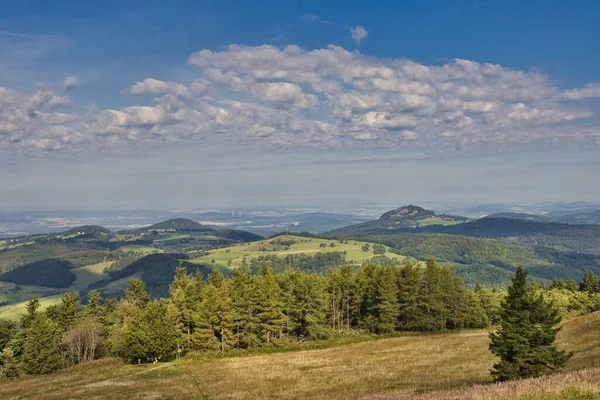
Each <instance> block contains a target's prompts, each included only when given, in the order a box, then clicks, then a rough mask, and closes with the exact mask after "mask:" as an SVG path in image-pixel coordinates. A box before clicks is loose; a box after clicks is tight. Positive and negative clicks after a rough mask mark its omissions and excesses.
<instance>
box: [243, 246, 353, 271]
mask: <svg viewBox="0 0 600 400" xmlns="http://www.w3.org/2000/svg"><path fill="white" fill-rule="evenodd" d="M265 261H266V262H269V264H270V265H271V268H273V271H275V272H277V273H279V272H284V271H285V270H287V269H297V270H300V271H313V272H322V271H324V270H325V269H326V268H328V267H329V268H331V267H337V266H340V265H343V264H345V263H346V255H345V254H344V253H343V252H340V251H328V252H326V253H317V254H315V255H313V256H311V255H309V254H302V253H300V254H288V255H286V256H285V257H279V256H277V255H265V256H259V257H257V258H256V259H253V260H252V261H251V262H250V269H251V270H252V271H253V272H257V271H259V270H260V266H261V264H262V263H263V262H265Z"/></svg>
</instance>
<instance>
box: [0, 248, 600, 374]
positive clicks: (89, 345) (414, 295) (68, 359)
mask: <svg viewBox="0 0 600 400" xmlns="http://www.w3.org/2000/svg"><path fill="white" fill-rule="evenodd" d="M253 270H255V272H253ZM531 287H532V288H533V289H534V290H535V291H537V292H539V293H543V294H544V296H543V301H545V302H548V304H553V305H556V307H557V308H556V310H557V312H558V313H560V315H563V316H565V315H577V314H584V313H587V312H590V311H593V310H596V309H598V295H599V294H600V279H599V278H598V277H597V276H596V275H595V274H593V273H592V272H586V274H585V276H584V279H583V280H582V281H581V282H580V283H579V285H578V284H576V283H575V282H574V281H573V280H569V281H564V280H561V279H555V280H553V281H552V282H551V283H550V284H549V285H547V284H545V283H544V282H540V283H535V282H534V283H532V284H531ZM169 294H170V297H169V298H168V299H162V300H152V298H151V296H150V294H149V293H148V292H147V291H146V287H145V284H144V282H143V281H142V280H141V279H137V278H133V279H131V280H130V281H129V285H128V286H127V289H126V291H125V296H124V297H123V298H121V299H117V298H108V299H103V298H102V295H101V293H100V292H99V291H97V290H92V291H90V292H89V293H88V295H87V299H86V302H85V305H82V300H81V298H80V296H79V294H78V293H76V292H67V293H65V294H63V298H62V302H61V303H60V304H58V305H54V306H49V307H47V308H46V310H45V311H41V310H40V308H39V302H38V300H37V299H33V300H31V301H30V302H29V304H28V306H27V310H26V312H25V314H24V315H23V316H22V317H21V321H20V323H19V324H17V323H14V322H10V321H1V322H0V352H1V353H0V360H1V361H0V362H1V364H2V365H1V371H2V375H3V376H5V377H11V376H17V375H18V374H21V373H27V374H45V373H50V372H52V371H55V370H57V369H60V368H62V367H65V366H69V365H74V364H78V363H82V362H86V361H90V360H93V359H96V358H101V357H107V356H119V357H122V358H123V359H125V360H127V361H129V362H131V363H138V362H150V361H155V360H160V361H166V360H170V359H173V358H175V357H176V356H178V355H180V354H185V353H188V352H193V351H215V350H217V351H226V350H231V349H234V348H240V349H249V348H256V347H265V346H267V347H278V346H285V345H286V344H287V343H291V342H297V341H299V340H323V339H327V338H329V337H331V336H334V335H339V334H340V333H344V334H350V333H352V334H377V335H395V334H398V333H400V332H407V331H414V332H440V331H447V330H458V329H462V328H485V327H489V326H491V325H496V324H498V323H499V322H500V319H501V313H502V301H503V298H504V296H505V293H504V292H501V291H498V290H495V289H487V288H482V287H479V286H478V287H476V288H475V289H474V290H468V289H466V287H465V285H464V283H463V280H462V279H461V278H460V277H458V276H457V275H455V274H454V273H453V271H452V269H451V268H450V267H447V266H441V265H438V264H437V263H436V262H435V261H434V260H433V259H430V260H428V261H427V263H426V264H425V265H424V266H416V265H414V264H413V263H412V262H410V261H408V262H406V263H400V262H398V261H394V260H391V259H388V258H385V257H379V258H374V259H372V260H369V261H367V262H365V263H364V264H363V265H362V266H360V267H358V268H356V267H353V266H349V265H342V266H339V267H336V268H330V269H328V270H327V272H325V273H316V272H310V271H305V270H302V269H299V268H291V267H288V268H284V269H283V270H281V271H277V272H276V271H274V268H273V267H272V264H271V262H270V261H269V260H262V261H261V262H260V265H259V266H258V268H257V269H255V268H252V267H251V265H249V264H247V263H243V265H242V266H241V267H239V268H236V269H235V270H234V271H233V274H232V275H231V276H230V277H225V276H223V275H222V274H221V272H220V271H219V270H218V269H216V268H215V269H214V270H213V271H212V272H211V273H210V274H209V275H208V276H206V275H204V274H202V273H190V272H189V271H188V270H187V269H186V268H185V267H176V269H175V276H174V278H173V280H172V283H171V285H170V293H169ZM540 298H542V297H540Z"/></svg>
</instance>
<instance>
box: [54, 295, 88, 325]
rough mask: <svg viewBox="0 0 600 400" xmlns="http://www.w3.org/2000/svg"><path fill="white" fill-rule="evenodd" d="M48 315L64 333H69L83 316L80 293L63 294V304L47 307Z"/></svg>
mask: <svg viewBox="0 0 600 400" xmlns="http://www.w3.org/2000/svg"><path fill="white" fill-rule="evenodd" d="M46 315H47V316H48V318H50V319H51V320H52V321H54V322H56V323H57V324H58V326H59V327H60V328H61V329H62V331H63V332H64V331H67V330H68V329H69V328H71V327H72V326H73V325H74V324H75V322H76V321H77V320H78V318H79V317H80V316H81V302H80V297H79V293H77V292H66V293H63V295H62V301H61V303H60V304H59V305H54V306H50V307H47V308H46Z"/></svg>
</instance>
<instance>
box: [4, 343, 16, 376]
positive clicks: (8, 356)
mask: <svg viewBox="0 0 600 400" xmlns="http://www.w3.org/2000/svg"><path fill="white" fill-rule="evenodd" d="M19 375H20V367H19V361H18V360H17V357H16V356H15V353H14V351H13V349H11V348H10V347H7V348H5V349H4V350H2V351H1V352H0V378H8V379H10V378H16V377H18V376H19Z"/></svg>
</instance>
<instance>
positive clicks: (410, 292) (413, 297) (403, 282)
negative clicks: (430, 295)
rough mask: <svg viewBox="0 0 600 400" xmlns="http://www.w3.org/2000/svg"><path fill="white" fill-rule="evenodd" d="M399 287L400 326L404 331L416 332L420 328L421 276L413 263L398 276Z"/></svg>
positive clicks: (404, 267) (401, 269) (401, 270)
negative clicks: (418, 316)
mask: <svg viewBox="0 0 600 400" xmlns="http://www.w3.org/2000/svg"><path fill="white" fill-rule="evenodd" d="M398 287H399V300H400V305H399V310H398V314H399V315H398V320H399V326H400V328H401V329H404V330H415V329H417V326H418V318H417V315H418V313H419V308H418V303H419V290H420V287H421V274H420V272H419V269H418V268H417V267H415V266H414V264H413V263H412V262H410V261H409V262H408V263H407V264H406V265H404V266H402V268H400V273H399V276H398Z"/></svg>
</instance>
